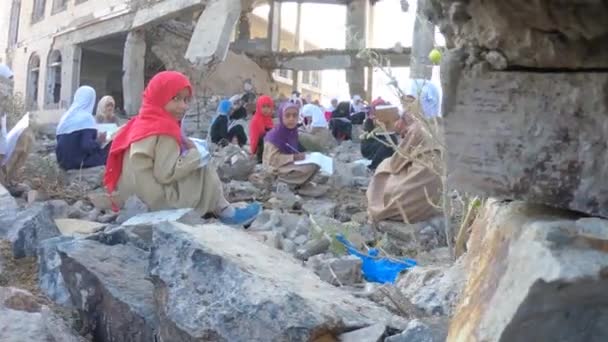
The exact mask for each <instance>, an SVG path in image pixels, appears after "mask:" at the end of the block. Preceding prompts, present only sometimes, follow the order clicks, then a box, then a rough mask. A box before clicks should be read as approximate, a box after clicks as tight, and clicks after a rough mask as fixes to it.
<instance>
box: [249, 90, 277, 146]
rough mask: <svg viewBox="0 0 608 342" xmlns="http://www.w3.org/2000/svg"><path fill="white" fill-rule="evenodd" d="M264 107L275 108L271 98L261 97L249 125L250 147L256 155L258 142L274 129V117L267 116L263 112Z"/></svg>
mask: <svg viewBox="0 0 608 342" xmlns="http://www.w3.org/2000/svg"><path fill="white" fill-rule="evenodd" d="M263 106H270V108H274V102H273V101H272V98H271V97H270V96H260V97H259V98H258V102H257V104H256V107H255V114H254V115H253V118H252V119H251V123H250V124H249V145H250V147H249V148H250V151H251V154H255V153H256V152H257V150H258V142H259V141H260V139H261V137H262V136H263V135H264V134H266V131H267V130H269V129H271V128H273V127H274V123H273V122H272V115H270V116H266V115H264V113H263V112H262V107H263Z"/></svg>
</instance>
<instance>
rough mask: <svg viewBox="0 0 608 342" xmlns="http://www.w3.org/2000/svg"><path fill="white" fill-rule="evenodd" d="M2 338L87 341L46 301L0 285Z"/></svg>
mask: <svg viewBox="0 0 608 342" xmlns="http://www.w3.org/2000/svg"><path fill="white" fill-rule="evenodd" d="M0 341H6V342H19V341H45V342H86V339H84V338H83V337H81V336H78V335H77V334H76V332H75V331H73V330H72V329H71V328H70V327H69V326H68V325H67V323H66V322H65V321H63V319H61V318H60V317H59V316H58V315H56V314H55V313H53V312H52V311H51V310H50V309H49V307H48V306H46V305H44V301H43V300H41V299H40V298H37V297H34V296H33V295H32V294H31V293H29V292H27V291H24V290H20V289H16V288H12V287H0Z"/></svg>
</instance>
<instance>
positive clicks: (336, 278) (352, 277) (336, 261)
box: [318, 255, 363, 285]
mask: <svg viewBox="0 0 608 342" xmlns="http://www.w3.org/2000/svg"><path fill="white" fill-rule="evenodd" d="M361 264H362V261H361V259H359V258H358V257H356V256H354V255H349V256H346V257H342V258H332V259H329V260H325V261H324V262H323V265H322V266H321V270H320V272H319V274H318V275H319V277H320V278H321V280H323V281H326V282H328V283H330V284H332V285H355V284H360V283H362V282H363V275H362V274H361Z"/></svg>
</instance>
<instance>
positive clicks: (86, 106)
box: [57, 86, 97, 135]
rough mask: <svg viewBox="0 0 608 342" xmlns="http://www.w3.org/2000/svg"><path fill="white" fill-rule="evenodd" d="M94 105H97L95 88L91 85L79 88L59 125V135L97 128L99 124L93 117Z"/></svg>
mask: <svg viewBox="0 0 608 342" xmlns="http://www.w3.org/2000/svg"><path fill="white" fill-rule="evenodd" d="M93 107H95V89H93V88H91V87H89V86H82V87H80V88H78V90H76V94H74V102H72V106H70V108H69V109H68V110H67V112H65V113H64V114H63V116H62V117H61V121H59V125H57V135H60V134H70V133H72V132H76V131H81V130H83V129H91V128H92V129H95V128H96V127H97V124H96V122H95V117H93Z"/></svg>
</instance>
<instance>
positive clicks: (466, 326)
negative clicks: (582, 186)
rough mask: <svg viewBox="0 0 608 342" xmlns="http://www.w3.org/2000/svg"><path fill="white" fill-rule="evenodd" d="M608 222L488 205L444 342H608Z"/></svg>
mask: <svg viewBox="0 0 608 342" xmlns="http://www.w3.org/2000/svg"><path fill="white" fill-rule="evenodd" d="M607 241H608V221H607V220H603V219H599V218H590V217H584V216H583V217H581V216H580V215H574V214H573V213H572V212H568V211H559V210H555V209H550V208H547V207H545V206H539V205H530V204H526V203H523V202H518V201H515V202H510V203H501V202H492V203H489V204H488V205H487V207H486V209H485V211H484V212H483V213H482V215H481V216H480V217H479V218H478V219H477V220H476V221H475V222H474V223H473V226H472V233H471V237H470V239H469V245H470V249H469V251H468V252H467V253H468V257H467V262H468V265H469V275H468V281H467V283H466V286H465V289H464V292H463V294H462V299H461V302H460V305H459V306H458V308H457V310H456V311H455V314H454V316H453V318H452V321H451V323H450V328H449V335H448V340H447V341H449V342H455V341H467V342H476V341H484V342H485V341H487V342H492V341H555V340H559V341H604V340H607V339H608V330H607V329H606V327H607V326H608V297H607V294H606V288H607V286H608V278H607V277H606V270H607V269H608V242H607Z"/></svg>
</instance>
